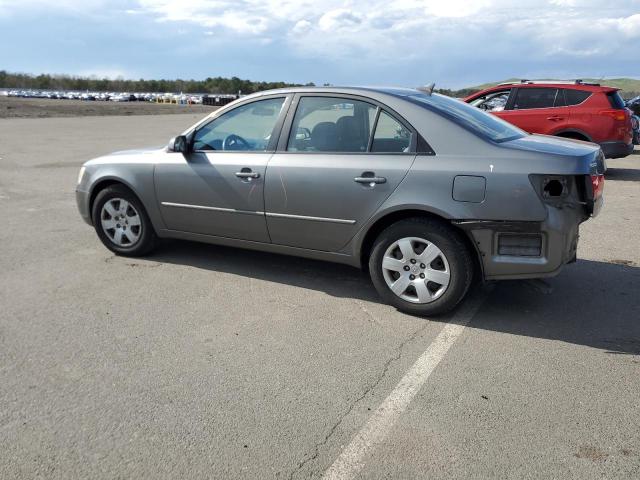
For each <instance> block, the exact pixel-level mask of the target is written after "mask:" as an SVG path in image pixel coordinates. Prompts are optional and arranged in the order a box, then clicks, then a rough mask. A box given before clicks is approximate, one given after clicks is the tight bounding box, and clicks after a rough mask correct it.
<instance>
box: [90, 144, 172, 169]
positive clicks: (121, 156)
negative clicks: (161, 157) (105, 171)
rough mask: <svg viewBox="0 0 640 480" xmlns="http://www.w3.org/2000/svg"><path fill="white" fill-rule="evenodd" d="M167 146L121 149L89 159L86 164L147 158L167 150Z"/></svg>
mask: <svg viewBox="0 0 640 480" xmlns="http://www.w3.org/2000/svg"><path fill="white" fill-rule="evenodd" d="M165 148H166V147H152V148H137V149H134V150H121V151H118V152H113V153H110V154H108V155H104V156H102V157H98V158H94V159H92V160H89V161H88V162H86V163H85V164H84V165H85V166H90V165H103V164H105V163H123V162H126V161H130V160H133V159H135V158H136V157H137V158H138V159H140V157H142V158H146V157H147V155H154V154H158V153H161V152H164V151H165Z"/></svg>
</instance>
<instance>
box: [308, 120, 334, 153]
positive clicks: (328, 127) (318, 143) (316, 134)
mask: <svg viewBox="0 0 640 480" xmlns="http://www.w3.org/2000/svg"><path fill="white" fill-rule="evenodd" d="M311 146H312V147H313V148H314V149H315V150H318V151H321V152H336V151H338V129H337V128H336V124H335V123H332V122H320V123H318V124H317V125H316V126H315V127H313V130H312V131H311Z"/></svg>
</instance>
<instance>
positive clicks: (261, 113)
mask: <svg viewBox="0 0 640 480" xmlns="http://www.w3.org/2000/svg"><path fill="white" fill-rule="evenodd" d="M284 100H285V99H284V97H282V98H270V99H267V100H258V101H255V102H251V103H248V104H246V105H241V106H239V107H236V108H234V109H233V110H231V111H229V112H227V113H224V114H222V115H221V116H219V117H217V118H215V119H213V120H212V121H210V122H209V123H207V124H206V125H204V126H203V127H200V128H199V129H198V130H196V133H195V136H194V139H193V149H194V150H216V151H218V150H220V151H234V150H235V151H237V150H245V151H266V150H267V148H268V146H269V141H270V140H271V135H272V133H273V129H274V128H275V126H276V122H277V121H278V117H279V116H280V111H281V109H282V106H283V105H284Z"/></svg>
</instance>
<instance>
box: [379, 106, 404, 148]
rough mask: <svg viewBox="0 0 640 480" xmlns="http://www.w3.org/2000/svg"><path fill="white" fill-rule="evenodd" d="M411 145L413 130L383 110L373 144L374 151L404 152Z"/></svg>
mask: <svg viewBox="0 0 640 480" xmlns="http://www.w3.org/2000/svg"><path fill="white" fill-rule="evenodd" d="M410 147H411V132H410V131H409V130H407V129H406V128H405V127H404V126H403V125H402V124H401V123H400V122H398V121H397V120H396V119H395V118H393V117H392V116H391V115H389V114H388V113H386V112H383V111H381V112H380V116H379V117H378V123H377V124H376V131H375V133H374V135H373V143H372V144H371V151H372V152H379V153H380V152H384V153H403V152H408V151H409V148H410Z"/></svg>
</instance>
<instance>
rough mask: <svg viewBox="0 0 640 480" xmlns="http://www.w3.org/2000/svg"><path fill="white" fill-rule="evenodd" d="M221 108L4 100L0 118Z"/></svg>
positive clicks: (201, 111) (199, 111)
mask: <svg viewBox="0 0 640 480" xmlns="http://www.w3.org/2000/svg"><path fill="white" fill-rule="evenodd" d="M217 109H218V107H210V106H206V105H175V104H169V103H151V102H97V101H94V102H89V101H86V102H83V101H82V100H56V99H40V98H16V97H0V118H48V117H86V116H106V115H170V114H185V113H195V114H199V115H206V114H208V113H211V112H213V111H214V110H217Z"/></svg>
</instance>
